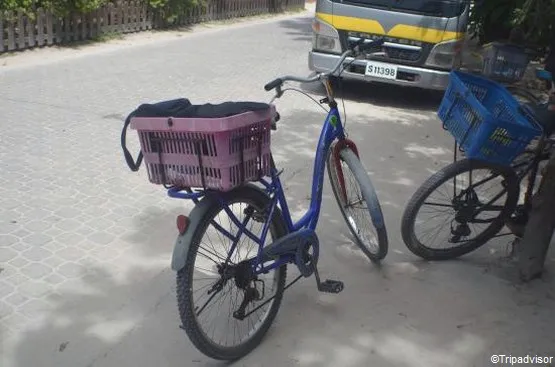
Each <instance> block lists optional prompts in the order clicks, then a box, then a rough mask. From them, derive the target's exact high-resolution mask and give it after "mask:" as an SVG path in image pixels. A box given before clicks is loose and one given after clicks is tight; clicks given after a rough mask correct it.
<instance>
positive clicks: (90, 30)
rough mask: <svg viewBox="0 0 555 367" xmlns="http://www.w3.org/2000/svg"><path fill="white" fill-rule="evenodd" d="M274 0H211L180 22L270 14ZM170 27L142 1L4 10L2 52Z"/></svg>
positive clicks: (287, 4)
mask: <svg viewBox="0 0 555 367" xmlns="http://www.w3.org/2000/svg"><path fill="white" fill-rule="evenodd" d="M282 1H283V2H284V3H283V6H284V8H285V9H286V10H292V9H300V8H304V5H305V0H282ZM272 2H273V0H208V3H207V4H206V6H196V7H194V8H191V9H190V10H189V11H188V12H187V13H186V14H180V15H179V16H178V18H177V25H188V24H194V23H200V22H206V21H212V20H221V19H229V18H237V17H245V16H253V15H259V14H264V13H268V12H270V10H271V7H272ZM165 26H166V24H165V22H164V21H163V19H162V18H161V16H160V13H158V12H155V11H154V10H153V9H151V8H149V7H148V6H147V5H146V3H144V2H141V1H125V2H120V3H117V4H112V3H110V4H107V5H106V6H103V7H102V8H100V9H97V10H95V11H93V12H91V13H89V14H77V15H73V16H70V17H67V18H59V17H56V16H54V15H53V14H52V13H50V12H48V11H45V10H43V9H40V8H39V9H38V10H37V11H36V13H35V14H34V16H33V17H28V16H26V15H23V14H22V13H19V14H14V13H11V12H7V13H5V14H4V16H2V13H1V12H0V53H3V52H7V51H15V50H24V49H29V48H34V47H42V46H50V45H54V44H66V43H71V42H75V41H84V40H90V39H95V38H97V37H98V36H101V35H106V34H122V33H132V32H140V31H144V30H149V29H160V28H164V27H165Z"/></svg>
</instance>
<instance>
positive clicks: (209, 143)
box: [131, 105, 275, 191]
mask: <svg viewBox="0 0 555 367" xmlns="http://www.w3.org/2000/svg"><path fill="white" fill-rule="evenodd" d="M274 114H275V107H274V106H273V105H272V106H271V108H270V109H268V110H265V111H255V112H245V113H242V114H239V115H235V116H230V117H223V118H209V119H207V118H172V117H134V118H132V119H131V128H132V129H134V130H137V132H138V134H139V140H140V144H141V150H142V153H143V156H144V162H145V165H146V167H147V172H148V177H149V180H150V182H152V183H154V184H164V185H172V186H178V187H191V188H195V187H202V188H204V189H212V190H218V191H229V190H231V189H233V188H235V187H237V186H239V185H241V184H242V183H244V182H248V181H256V180H258V179H259V178H260V177H262V176H268V175H269V174H270V140H271V139H270V137H271V135H270V134H271V119H272V117H273V116H274Z"/></svg>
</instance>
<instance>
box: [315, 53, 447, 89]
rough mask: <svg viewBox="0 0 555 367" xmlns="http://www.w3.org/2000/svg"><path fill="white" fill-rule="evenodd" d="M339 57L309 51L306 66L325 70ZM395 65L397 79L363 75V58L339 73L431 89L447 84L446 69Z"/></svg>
mask: <svg viewBox="0 0 555 367" xmlns="http://www.w3.org/2000/svg"><path fill="white" fill-rule="evenodd" d="M339 57H340V56H339V55H330V54H324V53H320V52H314V51H310V52H309V54H308V67H309V69H310V70H312V71H316V72H327V71H330V70H331V69H332V68H333V67H334V66H335V64H336V63H337V61H338V60H339ZM351 61H353V58H347V59H346V60H345V63H346V64H348V63H350V62H351ZM397 66H398V73H397V79H395V80H390V79H382V78H376V77H371V76H367V75H365V74H364V72H365V69H366V62H365V61H364V60H356V61H354V62H353V63H352V64H351V65H350V66H349V67H348V68H347V69H346V70H344V71H343V72H342V73H341V77H342V78H344V79H354V80H362V81H367V82H379V83H387V84H394V85H400V86H405V87H416V88H422V89H432V90H445V89H446V88H447V85H448V84H449V72H448V71H438V70H431V69H424V68H420V67H414V66H406V65H397ZM337 74H338V72H336V74H335V75H336V76H337Z"/></svg>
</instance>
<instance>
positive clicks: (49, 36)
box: [44, 11, 54, 46]
mask: <svg viewBox="0 0 555 367" xmlns="http://www.w3.org/2000/svg"><path fill="white" fill-rule="evenodd" d="M44 15H45V18H46V44H47V45H48V46H50V45H52V44H53V43H54V26H53V24H52V23H53V22H52V13H50V12H49V11H46V12H45V14H44Z"/></svg>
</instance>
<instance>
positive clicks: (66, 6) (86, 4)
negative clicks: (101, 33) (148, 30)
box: [0, 0, 202, 24]
mask: <svg viewBox="0 0 555 367" xmlns="http://www.w3.org/2000/svg"><path fill="white" fill-rule="evenodd" d="M143 1H146V2H147V4H148V5H149V7H150V8H152V9H155V10H156V11H157V12H159V13H160V16H161V17H162V19H164V20H166V22H168V23H170V24H171V23H173V22H175V20H176V19H177V17H178V16H179V15H180V14H185V13H186V12H187V11H188V9H189V8H191V7H192V6H196V5H202V3H201V1H202V0H143ZM110 2H113V3H119V2H120V0H113V1H110V0H0V12H6V11H14V12H17V11H22V12H23V13H24V14H26V15H28V16H31V17H33V16H34V13H35V11H36V9H37V8H44V9H47V10H50V11H52V12H53V13H54V14H56V15H58V16H66V15H69V14H75V13H77V14H87V13H90V12H91V11H94V10H96V9H98V8H100V7H102V6H103V5H106V4H107V3H110Z"/></svg>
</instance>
